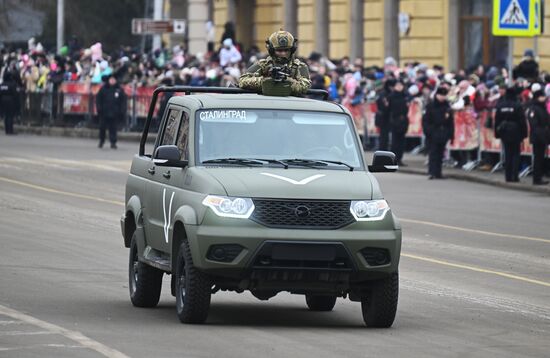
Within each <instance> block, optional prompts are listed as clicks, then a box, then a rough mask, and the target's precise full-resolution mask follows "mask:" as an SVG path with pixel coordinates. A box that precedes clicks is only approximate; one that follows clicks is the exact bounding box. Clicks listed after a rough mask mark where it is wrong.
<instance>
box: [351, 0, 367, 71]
mask: <svg viewBox="0 0 550 358" xmlns="http://www.w3.org/2000/svg"><path fill="white" fill-rule="evenodd" d="M350 12H351V14H350V19H351V21H350V34H351V38H350V58H351V60H352V61H353V60H354V59H356V58H363V47H364V46H363V45H364V39H363V24H364V19H363V0H351V5H350Z"/></svg>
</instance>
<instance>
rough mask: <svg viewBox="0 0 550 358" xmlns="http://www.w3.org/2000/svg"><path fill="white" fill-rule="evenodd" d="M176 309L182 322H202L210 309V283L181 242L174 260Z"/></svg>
mask: <svg viewBox="0 0 550 358" xmlns="http://www.w3.org/2000/svg"><path fill="white" fill-rule="evenodd" d="M175 280H176V311H177V315H178V318H179V320H180V321H181V322H182V323H204V321H206V318H207V317H208V310H209V309H210V297H211V295H212V284H211V280H210V278H209V277H208V275H207V274H205V273H204V272H202V271H199V270H197V268H196V267H195V266H193V259H192V257H191V251H190V250H189V245H188V244H187V242H185V241H184V242H183V243H182V244H181V246H180V249H179V251H178V257H177V261H176V279H175Z"/></svg>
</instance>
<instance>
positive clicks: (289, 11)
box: [283, 0, 298, 36]
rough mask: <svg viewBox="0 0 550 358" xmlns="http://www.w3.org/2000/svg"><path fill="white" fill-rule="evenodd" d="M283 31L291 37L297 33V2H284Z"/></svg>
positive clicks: (288, 0)
mask: <svg viewBox="0 0 550 358" xmlns="http://www.w3.org/2000/svg"><path fill="white" fill-rule="evenodd" d="M283 7H284V12H285V17H284V21H285V22H284V29H285V31H288V32H290V33H291V34H292V35H294V36H297V35H296V34H297V33H298V2H297V0H285V2H284V4H283Z"/></svg>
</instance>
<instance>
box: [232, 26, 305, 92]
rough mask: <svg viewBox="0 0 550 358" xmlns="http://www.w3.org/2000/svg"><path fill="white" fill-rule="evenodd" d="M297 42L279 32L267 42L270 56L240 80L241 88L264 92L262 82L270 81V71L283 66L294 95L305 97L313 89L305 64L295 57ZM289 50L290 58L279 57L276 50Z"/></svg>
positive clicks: (254, 66)
mask: <svg viewBox="0 0 550 358" xmlns="http://www.w3.org/2000/svg"><path fill="white" fill-rule="evenodd" d="M296 42H297V41H296V40H294V37H293V36H292V35H291V34H290V33H288V32H286V31H277V32H275V33H273V34H271V36H269V38H268V39H267V41H266V45H267V49H268V51H269V54H270V56H269V57H267V58H266V59H263V60H259V61H258V62H256V63H254V64H253V65H252V66H250V68H249V69H248V70H247V71H246V73H244V74H242V75H241V77H240V78H239V87H241V88H245V89H250V90H253V91H257V92H262V82H264V81H265V80H270V79H271V76H270V71H271V68H272V67H274V66H281V67H284V68H286V71H288V77H287V79H286V80H285V81H286V82H288V83H289V84H290V89H291V94H292V95H303V94H305V93H306V92H307V91H308V90H309V89H310V88H311V80H310V78H309V70H308V67H307V65H306V64H305V63H303V62H302V61H300V60H298V59H296V58H295V57H294V52H295V51H296ZM280 49H288V50H289V56H288V58H282V57H277V56H276V55H275V51H276V50H280Z"/></svg>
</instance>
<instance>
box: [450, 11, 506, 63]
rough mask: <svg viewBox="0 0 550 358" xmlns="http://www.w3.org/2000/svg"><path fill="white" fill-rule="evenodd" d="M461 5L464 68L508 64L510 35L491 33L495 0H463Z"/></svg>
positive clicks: (461, 48)
mask: <svg viewBox="0 0 550 358" xmlns="http://www.w3.org/2000/svg"><path fill="white" fill-rule="evenodd" d="M459 4H460V25H459V44H460V64H459V65H460V67H461V68H464V69H466V70H472V69H474V68H475V67H477V66H479V65H486V66H499V67H502V66H505V65H506V61H507V56H508V38H507V37H499V36H493V35H492V34H491V24H492V15H493V14H492V13H493V0H461V1H460V2H459Z"/></svg>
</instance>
